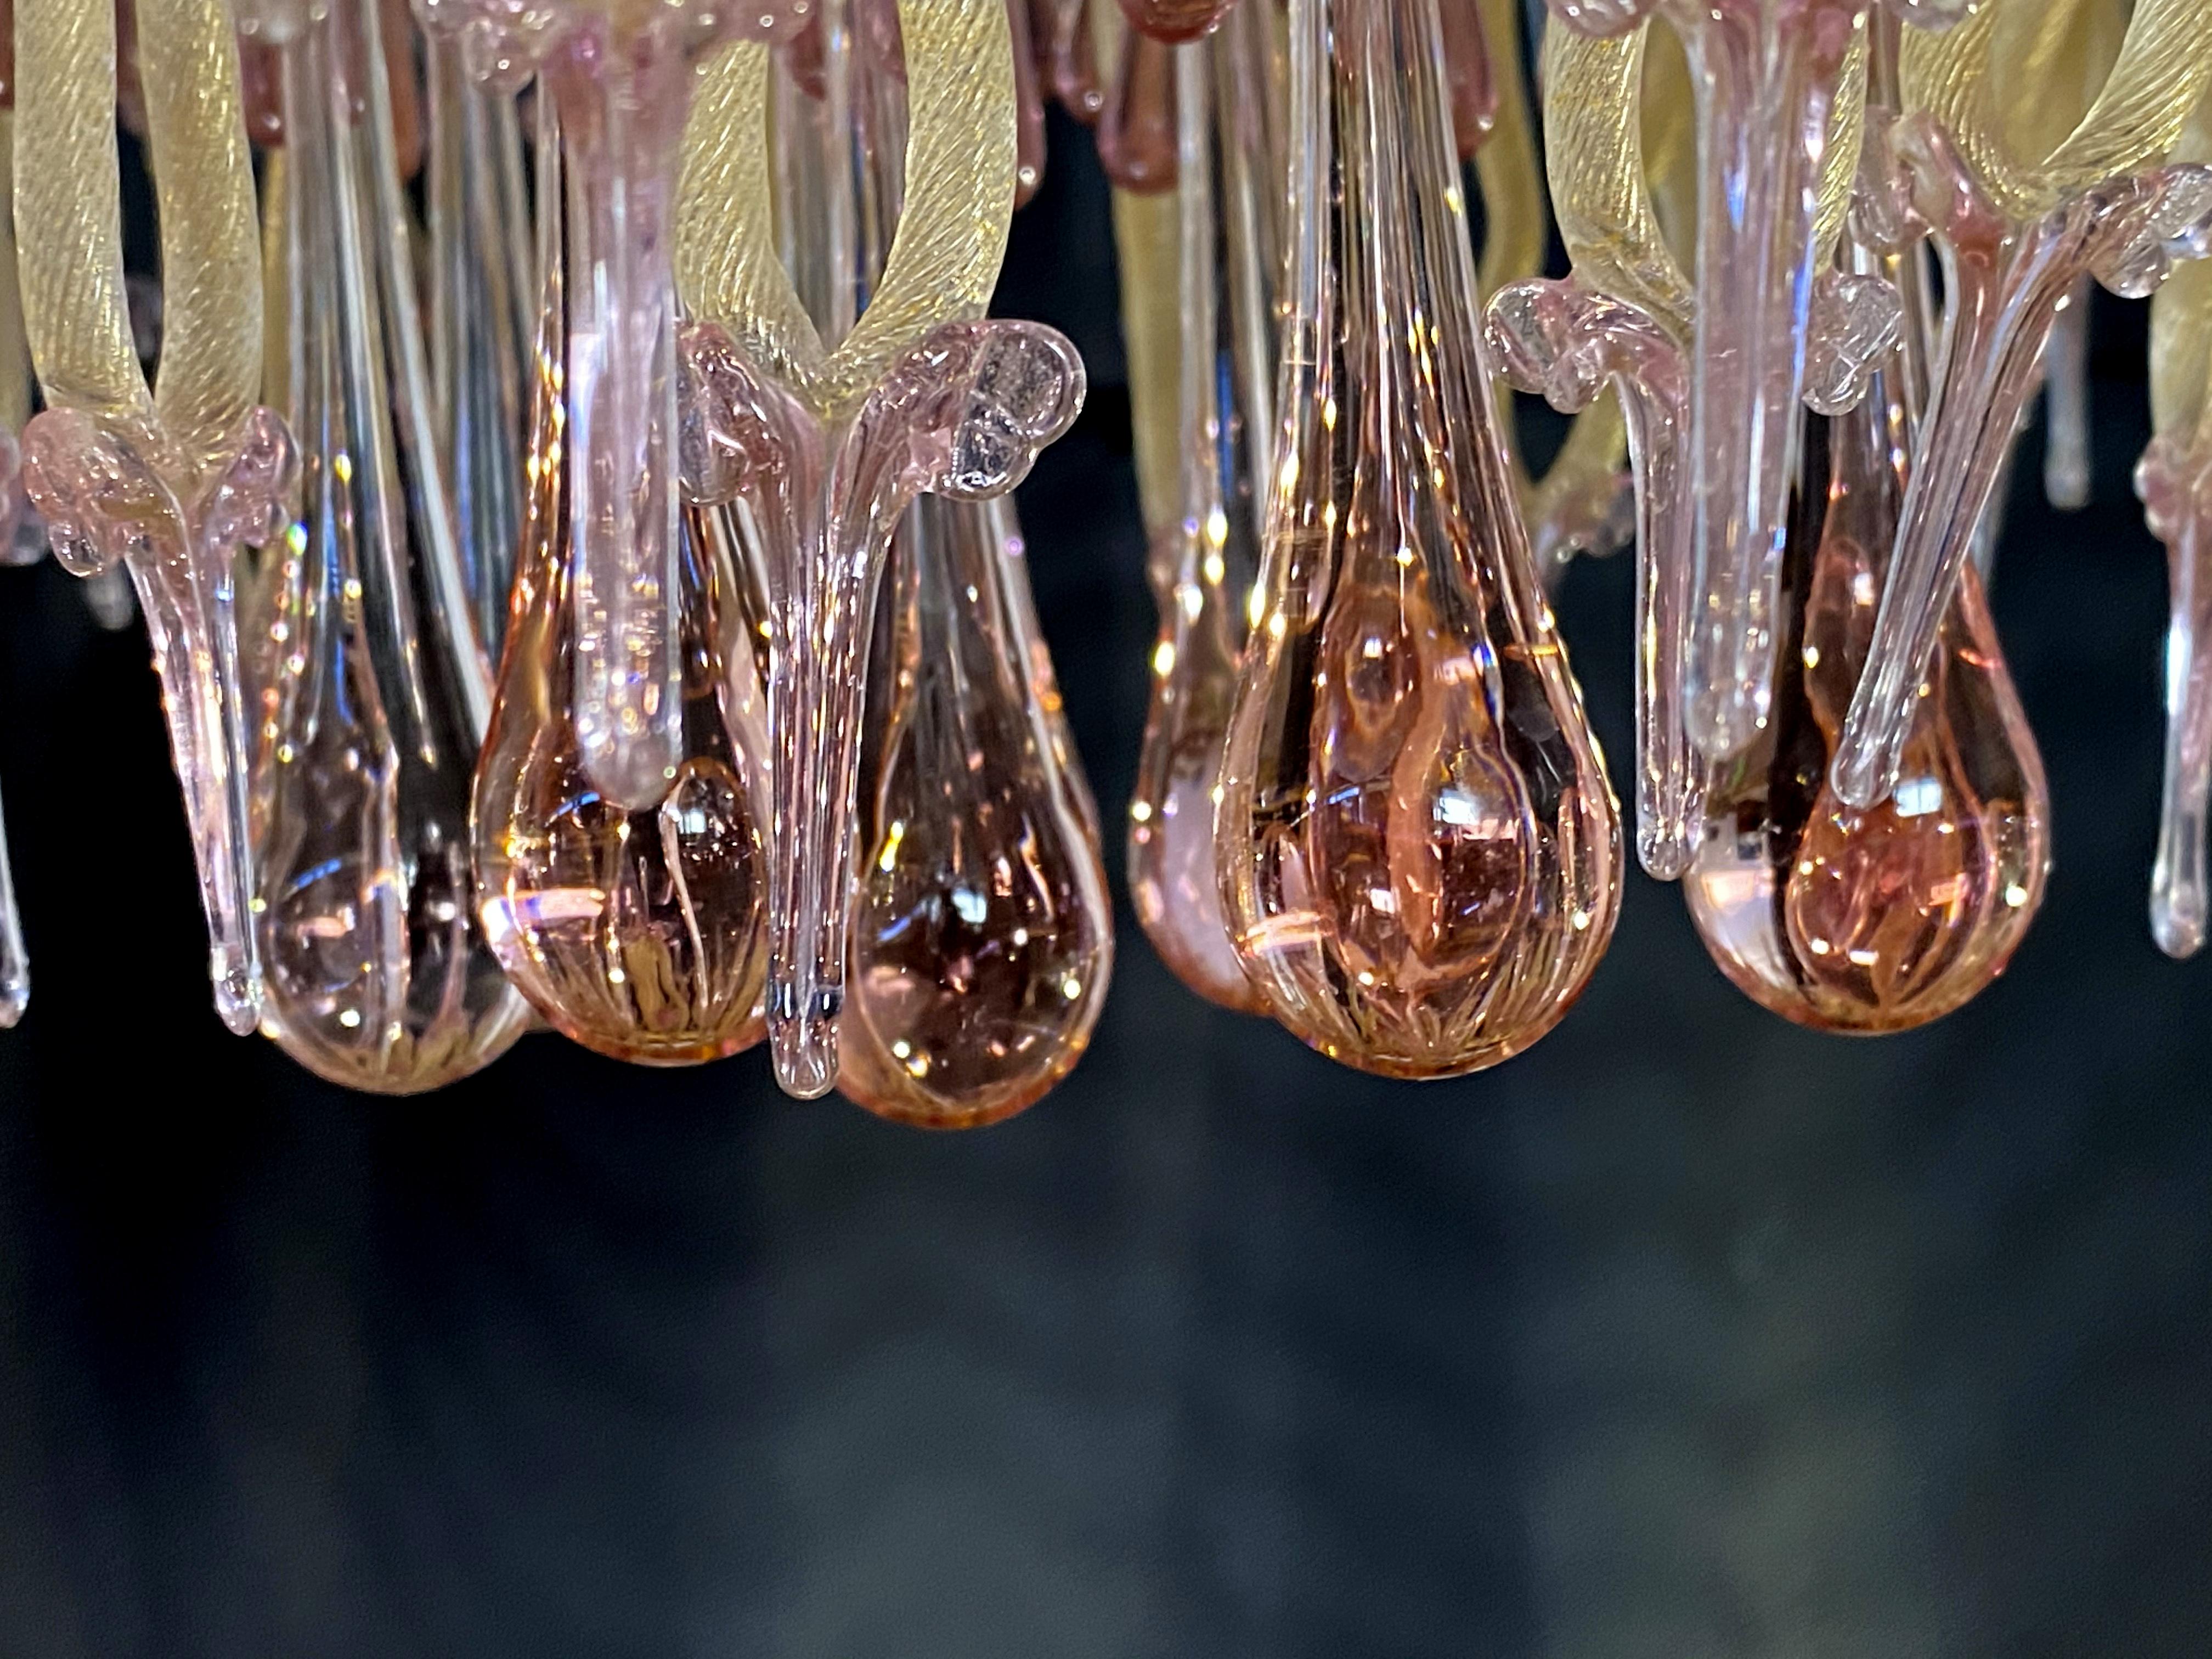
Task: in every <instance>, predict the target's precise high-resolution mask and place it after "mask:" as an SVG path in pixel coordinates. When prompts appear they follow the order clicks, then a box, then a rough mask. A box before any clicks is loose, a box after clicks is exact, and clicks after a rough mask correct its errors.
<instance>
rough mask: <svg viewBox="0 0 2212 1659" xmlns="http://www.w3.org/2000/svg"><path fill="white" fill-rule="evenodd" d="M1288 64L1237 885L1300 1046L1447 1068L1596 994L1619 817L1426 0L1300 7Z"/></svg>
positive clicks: (1249, 941) (1248, 948)
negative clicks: (1278, 366)
mask: <svg viewBox="0 0 2212 1659" xmlns="http://www.w3.org/2000/svg"><path fill="white" fill-rule="evenodd" d="M1289 148H1290V151H1291V155H1292V156H1293V157H1295V158H1297V159H1296V162H1295V165H1294V167H1293V173H1292V192H1291V222H1292V224H1293V227H1294V228H1293V231H1292V246H1291V295H1290V300H1291V309H1290V317H1289V321H1288V324H1287V325H1286V331H1285V341H1284V349H1283V356H1284V368H1283V374H1282V380H1281V383H1280V389H1279V397H1278V407H1279V410H1280V419H1281V422H1282V438H1281V441H1280V442H1279V446H1278V447H1277V449H1276V452H1275V455H1276V459H1275V473H1276V481H1275V485H1274V489H1273V496H1272V500H1271V501H1270V503H1269V512H1268V519H1267V541H1266V549H1265V564H1264V568H1263V573H1262V583H1261V585H1262V592H1261V603H1260V605H1259V607H1258V617H1259V620H1258V622H1257V623H1256V625H1255V629H1254V632H1253V635H1252V641H1251V643H1250V644H1249V646H1248V647H1247V649H1246V653H1245V661H1244V665H1243V679H1242V682H1241V684H1240V685H1239V688H1238V694H1237V706H1236V710H1235V714H1234V718H1233V720H1232V723H1231V729H1230V734H1229V742H1228V749H1227V757H1226V759H1225V763H1224V765H1223V769H1222V784H1223V792H1224V793H1223V799H1222V802H1221V805H1220V808H1219V811H1218V816H1217V833H1218V860H1219V863H1220V870H1221V879H1222V884H1223V886H1222V894H1223V902H1224V908H1225V911H1226V913H1227V915H1228V917H1229V920H1230V922H1231V927H1232V928H1233V929H1234V931H1235V935H1236V939H1237V948H1238V950H1239V951H1240V952H1241V954H1242V955H1243V960H1244V964H1245V969H1246V971H1247V973H1248V974H1249V975H1251V976H1252V978H1253V979H1254V981H1255V983H1256V984H1257V985H1259V986H1260V987H1261V988H1262V990H1263V991H1264V993H1265V994H1266V996H1267V1000H1268V1002H1269V1003H1270V1005H1271V1006H1273V1010H1274V1012H1275V1015H1276V1018H1278V1019H1279V1020H1280V1021H1281V1022H1282V1023H1283V1024H1285V1025H1286V1026H1287V1027H1289V1029H1290V1030H1292V1031H1293V1032H1295V1033H1296V1034H1297V1036H1300V1037H1301V1038H1303V1039H1304V1041H1306V1042H1309V1043H1311V1044H1312V1045H1314V1046H1315V1047H1316V1048H1319V1049H1321V1050H1322V1052H1323V1053H1325V1054H1329V1055H1331V1056H1333V1057H1334V1058H1336V1059H1339V1060H1344V1061H1345V1062H1346V1063H1347V1064H1350V1065H1353V1066H1360V1067H1362V1068H1364V1069H1366V1070H1370V1071H1374V1072H1379V1073H1385V1074H1388V1075H1393V1076H1401V1077H1440V1076H1449V1075H1452V1074H1455V1073H1462V1072H1468V1071H1473V1070H1475V1069H1477V1068H1479V1067H1481V1066H1489V1065H1494V1064H1496V1063H1497V1062H1498V1061H1499V1060H1504V1059H1506V1058H1507V1057H1509V1056H1510V1055H1511V1054H1516V1053H1518V1052H1519V1051H1520V1050H1521V1049H1522V1048H1527V1047H1528V1045H1529V1044H1530V1043H1532V1042H1535V1041H1536V1040H1537V1039H1538V1038H1539V1037H1541V1036H1543V1035H1544V1033H1545V1032H1546V1031H1547V1030H1550V1029H1551V1028H1552V1027H1553V1025H1554V1024H1557V1023H1558V1021H1559V1018H1560V1017H1561V1016H1562V1015H1563V1014H1564V1013H1565V1011H1566V1009H1567V1007H1568V1006H1570V1005H1571V1003H1572V1002H1573V1000H1574V999H1575V997H1576V996H1577V994H1579V993H1580V991H1581V990H1582V988H1583V986H1584V984H1586V983H1587V982H1588V981H1589V975H1590V973H1591V971H1592V970H1593V969H1595V966H1596V964H1597V961H1598V958H1599V957H1600V956H1601V954H1602V952H1603V951H1604V948H1605V945H1606V942H1607V939H1609V938H1610V937H1611V934H1612V931H1613V921H1614V917H1615V915H1616V913H1617V910H1618V906H1619V899H1620V856H1621V854H1620V821H1619V817H1618V816H1617V812H1616V809H1615V807H1614V805H1613V795H1612V791H1611V788H1610V787H1609V786H1608V784H1607V780H1606V775H1605V771H1604V768H1603V766H1602V764H1601V762H1600V760H1599V758H1598V754H1597V750H1596V746H1595V743H1594V742H1593V740H1592V738H1591V736H1590V732H1589V725H1588V723H1587V720H1585V718H1584V715H1583V710H1582V706H1581V696H1580V693H1579V690H1577V687H1576V685H1575V683H1574V680H1573V678H1572V677H1571V674H1570V673H1569V671H1568V670H1567V666H1566V660H1565V652H1564V650H1563V649H1562V647H1561V645H1560V643H1559V638H1558V636H1557V635H1556V633H1555V632H1554V630H1553V623H1552V617H1551V613H1550V611H1549V610H1548V609H1547V607H1546V605H1545V604H1544V602H1543V599H1542V598H1541V594H1540V593H1539V592H1538V589H1537V585H1536V580H1535V575H1534V569H1533V568H1532V563H1531V560H1530V557H1529V553H1528V544H1527V540H1526V535H1525V532H1524V531H1523V530H1522V525H1521V520H1520V516H1519V513H1518V508H1517V503H1516V499H1515V491H1514V487H1513V483H1512V478H1511V476H1510V471H1509V470H1508V466H1507V463H1506V459H1505V454H1504V447H1503V444H1502V442H1501V441H1500V436H1499V434H1498V429H1497V427H1496V425H1495V421H1496V415H1495V412H1494V404H1493V403H1492V398H1491V392H1490V386H1489V380H1488V375H1487V374H1486V371H1485V368H1484V361H1483V349H1482V345H1481V342H1480V338H1479V337H1478V335H1477V332H1476V320H1477V316H1478V313H1477V309H1476V289H1475V282H1474V258H1473V255H1472V253H1471V252H1470V250H1469V247H1468V232H1467V225H1466V220H1465V217H1464V215H1463V212H1462V209H1461V206H1460V194H1459V187H1458V177H1457V174H1458V163H1457V159H1456V156H1455V153H1454V151H1453V149H1452V138H1451V133H1450V130H1449V109H1448V105H1447V92H1446V88H1445V86H1444V78H1443V68H1442V61H1441V52H1440V46H1439V42H1438V40H1437V31H1436V13H1435V9H1434V6H1433V3H1432V0H1372V3H1368V0H1357V3H1346V0H1294V4H1293V6H1292V9H1291V143H1290V146H1289ZM1334 179H1340V180H1341V188H1340V189H1333V188H1332V181H1333V180H1334Z"/></svg>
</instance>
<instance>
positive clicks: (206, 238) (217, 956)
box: [15, 0, 293, 1033]
mask: <svg viewBox="0 0 2212 1659" xmlns="http://www.w3.org/2000/svg"><path fill="white" fill-rule="evenodd" d="M137 22H138V27H139V31H140V51H139V58H140V68H141V70H142V75H143V82H144V88H145V109H146V127H147V140H148V145H149V153H150V157H151V161H152V163H153V167H152V171H153V173H154V179H155V189H156V199H157V205H158V208H159V211H160V215H161V270H162V278H163V295H162V297H163V311H164V318H165V325H164V332H165V345H164V349H163V352H162V361H161V382H160V386H159V387H158V389H157V390H150V391H149V388H148V386H147V385H146V381H145V379H144V376H143V374H141V373H140V371H139V367H138V359H137V353H136V351H135V350H134V349H133V345H132V341H131V322H130V318H129V315H128V313H126V311H125V306H124V283H123V251H122V209H121V199H120V186H119V182H118V176H117V172H116V159H115V98H116V78H115V64H116V45H115V13H114V9H113V7H112V4H111V3H110V0H40V3H39V4H36V5H33V6H27V7H25V8H23V9H21V12H20V14H19V15H18V16H17V17H16V20H15V50H16V71H17V87H16V116H17V125H16V131H15V137H16V145H15V228H16V234H17V238H18V244H19V247H20V250H21V283H22V295H23V316H24V323H25V326H26V331H27V334H28V336H29V338H30V343H31V353H32V357H33V362H35V363H36V365H37V368H38V371H39V378H40V383H41V385H42V386H43V387H44V389H45V392H46V412H45V413H44V414H42V415H40V416H38V417H37V418H36V419H34V420H33V421H32V422H30V424H29V426H28V427H27V428H26V429H25V433H24V444H23V448H24V469H25V477H26V482H27V488H28V490H29V493H30V496H31V500H32V501H33V504H34V505H35V506H36V507H38V508H39V510H40V512H41V513H43V514H44V515H45V516H46V522H47V526H48V530H49V533H50V536H51V538H52V544H53V549H54V552H55V555H56V556H57V557H58V558H59V559H60V560H61V561H62V562H63V563H64V564H65V565H66V566H68V567H69V568H70V569H72V570H74V571H76V572H77V573H78V574H96V573H99V572H102V571H106V570H107V569H109V568H112V567H113V566H114V565H115V564H116V563H117V562H118V561H119V562H122V563H123V564H125V566H126V567H127V568H128V569H129V571H130V573H131V579H132V580H133V581H134V583H135V584H136V585H137V590H138V594H139V599H140V602H141V604H142V605H143V609H144V611H145V613H146V623H147V630H148V632H149V635H150V636H151V638H152V641H153V645H154V655H155V666H156V667H157V669H158V670H159V671H160V673H161V686H162V704H163V708H164V709H165V710H166V712H167V717H168V723H169V739H170V749H171V752H172V754H173V757H174V759H175V762H176V767H177V775H178V777H179V781H181V782H182V783H183V785H184V792H185V808H186V817H187V820H188V822H189V823H190V825H191V834H192V842H193V849H194V853H195V854H196V860H197V865H198V869H199V878H200V891H201V897H202V901H203V903H204V908H205V910H206V912H207V917H208V928H209V946H210V957H209V966H210V977H211V979H212V980H213V981H214V985H215V993H216V1010H217V1012H219V1013H220V1014H221V1015H222V1018H223V1020H224V1023H225V1024H228V1026H229V1027H230V1028H231V1029H232V1030H235V1031H239V1032H241V1033H243V1032H246V1031H251V1030H253V1029H254V1027H255V1025H256V1024H258V1022H259V1018H260V1001H261V973H260V966H259V963H258V957H257V953H256V950H255V944H254V937H253V927H252V917H251V910H250V894H251V885H252V884H251V878H250V872H249V871H248V867H247V865H248V860H247V825H246V764H245V740H244V733H243V727H242V709H241V704H240V682H239V666H238V640H237V633H236V629H235V625H234V617H233V614H232V611H233V599H234V593H233V588H232V585H231V582H232V577H231V568H230V567H231V559H232V556H233V554H234V551H235V550H236V548H237V547H238V545H239V544H240V543H242V542H249V543H257V544H258V543H259V542H262V541H264V540H265V539H266V538H269V537H270V536H271V535H273V534H275V533H276V532H277V530H278V529H279V528H280V527H281V526H283V524H284V523H285V522H286V521H287V519H288V515H287V513H285V511H284V509H283V501H285V499H286V498H287V496H288V495H289V474H290V471H291V468H292V465H293V455H292V447H291V441H290V438H289V435H288V434H287V433H286V431H285V430H284V425H283V421H282V420H281V419H279V418H278V417H277V416H276V415H274V414H273V413H271V412H270V410H266V409H263V408H258V407H257V406H256V404H255V403H254V398H255V396H256V394H257V392H258V390H259V386H260V380H261V266H260V251H259V247H258V234H257V219H256V216H255V212H254V201H253V178H252V168H251V166H250V163H249V160H248V157H247V155H246V124H245V118H244V116H243V113H242V112H241V109H240V92H239V69H238V48H237V45H236V41H235V40H234V36H233V33H232V20H231V12H230V8H229V6H228V4H226V3H223V0H139V4H138V6H137Z"/></svg>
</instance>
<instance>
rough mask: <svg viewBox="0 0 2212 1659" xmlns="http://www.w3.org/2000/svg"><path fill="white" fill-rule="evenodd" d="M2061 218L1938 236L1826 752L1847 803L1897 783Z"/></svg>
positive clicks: (2037, 330)
mask: <svg viewBox="0 0 2212 1659" xmlns="http://www.w3.org/2000/svg"><path fill="white" fill-rule="evenodd" d="M2079 258H2080V253H2079V248H2078V240H2077V239H2076V238H2074V237H2069V236H2068V235H2066V234H2063V216H2053V219H2052V220H2051V221H2047V222H2045V223H2043V224H2041V225H2039V226H2037V227H2033V228H2030V229H2029V230H2028V231H2027V232H2026V233H2024V234H2021V236H2019V237H2017V238H2007V239H2004V240H2003V241H2002V244H2000V245H1995V246H1992V245H1990V244H1987V243H1983V244H1969V245H1967V246H1965V247H1964V248H1961V247H1959V246H1954V244H1953V243H1951V242H1948V241H1947V242H1946V243H1945V245H1944V258H1943V271H1944V296H1945V297H1944V306H1943V312H1944V315H1943V332H1942V343H1941V344H1940V345H1939V347H1938V349H1937V353H1936V364H1935V368H1934V374H1933V380H1932V383H1931V386H1930V388H1929V399H1928V407H1927V409H1926V410H1925V412H1924V413H1923V416H1922V417H1921V427H1920V435H1919V440H1918V442H1917V446H1916V449H1917V453H1916V454H1915V456H1914V465H1913V468H1912V474H1911V479H1910V480H1909V481H1908V482H1907V483H1906V485H1905V505H1904V507H1903V510H1902V513H1901V515H1900V517H1899V523H1898V530H1897V545H1896V549H1895V551H1894V553H1893V556H1892V558H1891V562H1890V568H1889V575H1888V580H1887V585H1886V586H1885V587H1884V589H1883V591H1882V599H1881V614H1880V616H1879V617H1878V618H1877V620H1876V622H1875V632H1874V638H1873V641H1872V642H1871V644H1870V645H1869V648H1868V653H1867V665H1866V674H1865V678H1863V679H1862V680H1861V681H1860V683H1859V688H1858V691H1857V695H1856V696H1854V697H1853V698H1852V700H1851V706H1850V715H1849V716H1848V718H1847V719H1846V720H1845V721H1844V731H1843V736H1842V739H1841V741H1840V744H1838V749H1837V753H1836V759H1835V768H1834V781H1835V787H1836V793H1837V794H1838V796H1840V797H1841V798H1842V799H1843V800H1844V802H1845V803H1846V804H1847V805H1852V806H1858V807H1868V806H1872V805H1875V803H1876V802H1878V801H1880V800H1881V799H1883V798H1884V797H1885V796H1887V794H1888V793H1889V792H1890V790H1891V788H1892V787H1893V786H1894V785H1895V783H1896V781H1897V773H1898V763H1899V759H1900V758H1901V757H1902V756H1903V753H1904V750H1905V738H1906V737H1907V736H1908V734H1909V732H1910V730H1911V719H1912V705H1913V702H1914V701H1915V699H1916V698H1917V696H1919V686H1920V684H1921V678H1922V676H1923V673H1924V672H1925V671H1926V667H1927V664H1928V659H1929V653H1930V652H1931V651H1933V650H1934V649H1935V645H1936V632H1937V630H1938V629H1939V628H1940V627H1941V626H1942V619H1943V613H1944V611H1945V610H1946V609H1947V608H1948V605H1949V604H1950V600H1951V594H1952V592H1953V590H1954V588H1955V587H1956V586H1958V580H1959V573H1960V570H1961V569H1962V568H1964V567H1965V565H1966V561H1967V557H1968V555H1969V553H1970V552H1971V550H1972V547H1973V543H1974V533H1975V529H1976V526H1978V523H1979V521H1980V520H1981V518H1982V515H1983V513H1984V511H1985V510H1986V509H1987V507H1988V506H1989V502H1990V495H1991V494H1992V492H1993V490H1994V489H1995V486H1996V479H1997V476H1998V474H1999V472H2000V471H2002V468H2003V465H2004V460H2005V456H2006V454H2007V453H2008V452H2009V450H2010V448H2011V446H2012V441H2013V435H2014V429H2015V427H2016V426H2017V425H2018V423H2019V421H2020V417H2021V410H2022V409H2023V408H2024V407H2025V406H2026V404H2027V399H2028V398H2029V397H2030V396H2032V395H2033V392H2034V390H2035V385H2036V373H2037V367H2038V361H2039V358H2040V356H2042V352H2043V344H2044V339H2045V336H2046V335H2047V334H2048V333H2049V331H2050V328H2051V319H2053V318H2054V317H2056V316H2057V308H2058V304H2059V301H2061V300H2062V299H2063V298H2064V296H2065V295H2066V294H2067V292H2068V290H2069V289H2070V288H2071V287H2072V285H2073V282H2074V278H2075V276H2076V274H2077V273H2078V271H2079V269H2080V265H2079V264H2078V260H2079Z"/></svg>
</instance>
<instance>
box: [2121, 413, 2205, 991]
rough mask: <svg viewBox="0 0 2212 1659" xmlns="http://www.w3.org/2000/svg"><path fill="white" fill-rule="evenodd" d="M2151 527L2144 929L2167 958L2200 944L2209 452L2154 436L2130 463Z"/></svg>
mask: <svg viewBox="0 0 2212 1659" xmlns="http://www.w3.org/2000/svg"><path fill="white" fill-rule="evenodd" d="M2136 493H2137V494H2138V495H2141V496H2142V500H2143V509H2144V511H2143V517H2144V519H2145V520H2147V521H2148V523H2149V525H2150V528H2151V533H2152V534H2153V535H2154V536H2156V537H2157V538H2159V539H2160V541H2162V542H2164V543H2165V544H2166V561H2167V570H2168V587H2167V605H2168V617H2167V622H2166V786H2165V790H2164V795H2163V799H2161V801H2160V810H2159V820H2158V859H2157V862H2156V863H2155V864H2154V865H2153V866H2152V867H2151V878H2150V931H2151V936H2152V937H2153V938H2154V939H2156V940H2157V941H2158V948H2159V949H2160V950H2161V951H2165V952H2166V955H2168V956H2170V957H2192V956H2195V955H2196V954H2197V951H2200V950H2202V949H2203V946H2204V927H2205V918H2206V911H2207V907H2208V890H2207V889H2208V884H2207V878H2206V872H2205V835H2206V831H2207V805H2208V797H2212V454H2207V453H2202V452H2201V451H2199V452H2197V453H2192V452H2191V451H2190V450H2189V449H2187V448H2185V447H2184V446H2183V444H2182V443H2181V442H2180V441H2178V440H2176V439H2174V438H2172V437H2170V436H2162V437H2158V438H2154V439H2153V440H2152V441H2151V445H2150V447H2149V448H2148V449H2147V450H2145V451H2144V452H2143V457H2142V461H2141V462H2140V463H2138V464H2137V465H2136Z"/></svg>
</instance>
